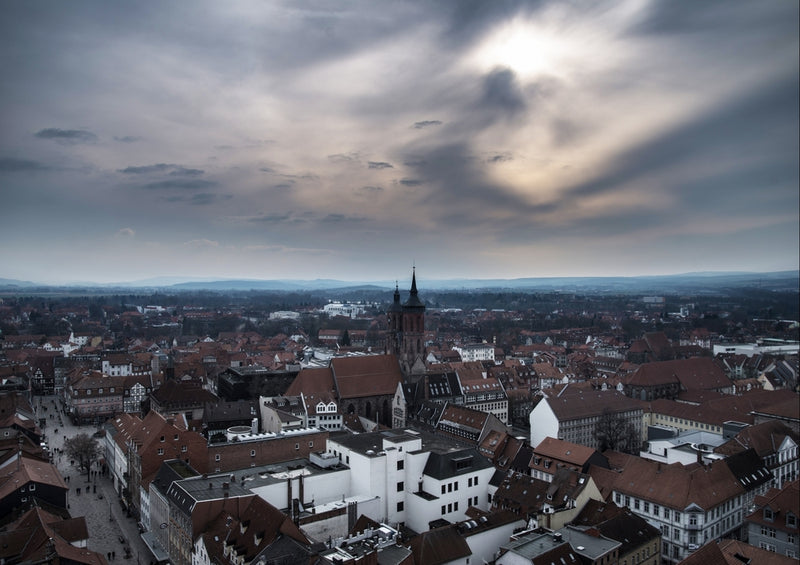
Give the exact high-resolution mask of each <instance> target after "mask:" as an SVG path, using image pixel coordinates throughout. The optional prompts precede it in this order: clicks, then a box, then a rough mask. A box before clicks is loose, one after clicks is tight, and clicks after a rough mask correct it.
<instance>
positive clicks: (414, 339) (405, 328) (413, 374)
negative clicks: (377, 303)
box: [385, 268, 425, 382]
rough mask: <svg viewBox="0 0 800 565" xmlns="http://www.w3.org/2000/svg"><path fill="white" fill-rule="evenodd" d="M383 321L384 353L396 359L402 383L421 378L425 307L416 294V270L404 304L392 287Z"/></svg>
mask: <svg viewBox="0 0 800 565" xmlns="http://www.w3.org/2000/svg"><path fill="white" fill-rule="evenodd" d="M386 317H387V321H388V324H389V328H388V332H387V334H386V348H385V351H386V353H389V354H393V355H395V356H397V359H398V360H399V361H400V370H401V371H402V373H403V376H404V378H405V380H406V382H413V381H415V380H417V379H419V378H420V377H421V376H422V375H424V374H425V304H424V303H423V302H422V301H421V300H420V298H419V292H418V291H417V272H416V268H415V269H414V271H413V274H412V276H411V291H410V293H409V297H408V300H407V301H406V302H404V303H402V304H401V302H400V289H399V288H398V286H397V285H396V284H395V290H394V301H393V302H392V305H391V306H390V307H389V310H388V311H387V312H386Z"/></svg>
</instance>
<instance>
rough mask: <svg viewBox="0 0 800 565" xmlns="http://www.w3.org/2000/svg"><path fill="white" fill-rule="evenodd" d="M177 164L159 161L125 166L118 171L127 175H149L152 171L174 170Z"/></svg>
mask: <svg viewBox="0 0 800 565" xmlns="http://www.w3.org/2000/svg"><path fill="white" fill-rule="evenodd" d="M175 166H176V165H168V164H167V163H157V164H155V165H142V166H139V167H125V168H124V169H119V170H118V171H117V172H119V173H125V174H126V175H148V174H151V173H164V172H166V171H169V170H172V168H173V167H175Z"/></svg>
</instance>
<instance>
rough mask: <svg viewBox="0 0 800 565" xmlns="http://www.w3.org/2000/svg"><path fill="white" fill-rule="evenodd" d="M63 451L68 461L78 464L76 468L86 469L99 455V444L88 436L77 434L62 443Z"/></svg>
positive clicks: (87, 469) (87, 470) (87, 471)
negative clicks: (71, 460) (74, 461)
mask: <svg viewBox="0 0 800 565" xmlns="http://www.w3.org/2000/svg"><path fill="white" fill-rule="evenodd" d="M64 451H65V452H66V454H67V455H68V456H69V458H70V459H73V460H76V461H77V462H78V468H83V469H86V473H87V474H88V473H89V467H90V466H91V464H92V463H93V462H94V461H96V460H97V459H98V458H99V457H100V455H101V449H100V444H99V443H98V442H97V440H96V439H94V438H93V437H91V436H89V434H85V433H84V434H78V435H76V436H75V437H71V438H69V439H67V440H65V441H64Z"/></svg>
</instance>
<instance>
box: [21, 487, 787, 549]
mask: <svg viewBox="0 0 800 565" xmlns="http://www.w3.org/2000/svg"><path fill="white" fill-rule="evenodd" d="M28 490H30V491H34V490H36V485H35V484H34V483H31V484H30V485H28ZM789 535H791V534H789ZM789 541H793V540H789Z"/></svg>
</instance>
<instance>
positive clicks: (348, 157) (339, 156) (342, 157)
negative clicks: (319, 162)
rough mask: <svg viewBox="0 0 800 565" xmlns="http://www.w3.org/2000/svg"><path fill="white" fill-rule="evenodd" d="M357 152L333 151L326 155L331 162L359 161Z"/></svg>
mask: <svg viewBox="0 0 800 565" xmlns="http://www.w3.org/2000/svg"><path fill="white" fill-rule="evenodd" d="M359 159H360V158H359V155H358V153H335V154H333V155H328V160H329V161H331V162H333V163H355V162H358V161H359Z"/></svg>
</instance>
